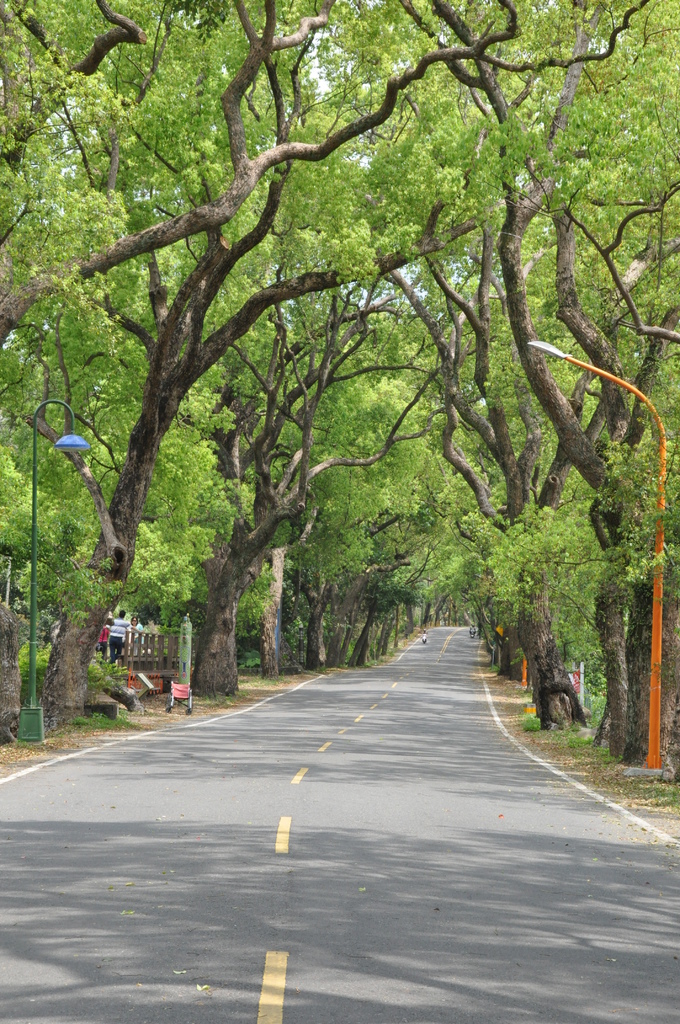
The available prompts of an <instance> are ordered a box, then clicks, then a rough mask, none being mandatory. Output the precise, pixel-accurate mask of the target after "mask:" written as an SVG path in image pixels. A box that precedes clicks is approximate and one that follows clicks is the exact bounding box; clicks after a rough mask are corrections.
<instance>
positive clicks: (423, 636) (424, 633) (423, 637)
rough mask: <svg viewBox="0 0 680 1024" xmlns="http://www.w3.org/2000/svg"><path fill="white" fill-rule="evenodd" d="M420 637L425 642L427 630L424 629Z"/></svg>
mask: <svg viewBox="0 0 680 1024" xmlns="http://www.w3.org/2000/svg"><path fill="white" fill-rule="evenodd" d="M420 639H421V640H422V641H423V643H424V644H426V643H427V630H426V629H424V630H423V635H422V636H421V638H420Z"/></svg>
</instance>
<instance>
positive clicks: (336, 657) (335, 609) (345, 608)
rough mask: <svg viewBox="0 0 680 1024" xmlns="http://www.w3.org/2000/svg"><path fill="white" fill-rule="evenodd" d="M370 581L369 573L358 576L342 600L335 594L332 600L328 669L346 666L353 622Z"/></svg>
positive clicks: (327, 657)
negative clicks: (355, 612) (331, 627)
mask: <svg viewBox="0 0 680 1024" xmlns="http://www.w3.org/2000/svg"><path fill="white" fill-rule="evenodd" d="M368 580H369V576H368V574H367V573H362V574H361V576H357V577H356V579H354V580H353V581H352V583H351V584H350V585H349V587H348V588H347V590H346V591H345V594H344V596H343V598H342V600H338V598H337V596H336V594H335V593H334V594H333V597H332V599H331V619H332V621H333V633H332V636H331V639H330V642H329V644H328V651H327V653H326V665H327V666H328V668H337V667H338V665H341V664H344V660H345V658H346V657H347V649H348V647H349V642H350V638H351V632H352V630H351V627H352V625H353V621H351V620H353V614H354V610H355V609H356V607H357V606H358V604H359V602H360V601H361V598H362V597H363V593H364V590H365V589H366V586H367V584H368Z"/></svg>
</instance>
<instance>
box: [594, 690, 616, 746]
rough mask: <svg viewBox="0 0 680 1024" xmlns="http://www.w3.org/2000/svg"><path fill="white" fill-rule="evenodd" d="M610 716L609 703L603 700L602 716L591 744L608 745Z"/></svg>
mask: <svg viewBox="0 0 680 1024" xmlns="http://www.w3.org/2000/svg"><path fill="white" fill-rule="evenodd" d="M611 725H612V716H611V715H610V713H609V704H608V703H607V702H606V701H605V705H604V711H603V712H602V718H601V719H600V724H599V725H598V727H597V732H596V733H595V739H594V740H593V746H595V747H608V746H609V734H610V732H611Z"/></svg>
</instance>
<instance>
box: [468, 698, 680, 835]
mask: <svg viewBox="0 0 680 1024" xmlns="http://www.w3.org/2000/svg"><path fill="white" fill-rule="evenodd" d="M482 683H483V684H484V691H485V693H486V699H487V701H488V704H489V709H490V711H491V715H492V717H493V720H494V722H495V723H496V725H497V726H498V728H499V729H500V731H501V732H502V733H503V735H504V736H505V737H507V739H509V740H510V742H511V743H512V744H513V746H515V747H517V749H518V750H521V751H522V753H523V754H526V756H527V757H529V758H531V760H532V761H535V762H536V764H540V766H541V768H546V769H547V770H548V771H549V772H552V774H553V775H557V777H558V778H560V779H562V780H563V781H564V782H568V783H569V785H570V786H573V787H574V789H578V791H579V792H580V793H585V794H586V796H589V797H590V798H591V799H592V800H597V802H598V803H599V804H604V805H605V806H606V807H609V808H610V809H611V810H612V811H616V812H617V814H621V815H623V817H624V818H627V820H628V821H632V822H633V824H634V825H637V826H638V828H642V829H644V830H645V832H651V833H652V835H655V836H656V837H657V839H660V840H661V842H663V843H667V844H668V845H669V846H671V845H672V846H680V840H677V839H674V838H673V836H669V835H668V833H667V832H663V831H662V830H661V829H660V828H657V827H656V825H652V823H651V822H649V821H645V819H644V818H639V817H638V816H637V814H632V813H631V811H628V810H626V808H625V807H622V806H621V804H616V803H614V801H613V800H609V799H608V798H607V797H606V796H603V795H602V793H597V792H596V791H595V790H594V789H589V788H588V786H584V785H583V783H582V782H578V780H577V779H572V777H571V775H567V773H566V772H563V771H560V769H559V768H556V767H555V765H554V764H550V762H549V761H544V760H543V758H542V757H538V756H537V755H536V754H532V753H531V751H530V750H529V749H528V748H527V747H525V746H524V744H523V743H520V741H519V740H518V739H515V737H514V736H513V735H512V734H511V733H509V732H508V730H507V729H506V728H505V726H504V725H503V723H502V722H501V720H500V718H499V716H498V712H497V711H496V707H495V705H494V702H493V697H492V696H491V691H490V690H489V687H488V686H487V683H486V679H482Z"/></svg>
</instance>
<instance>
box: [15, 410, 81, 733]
mask: <svg viewBox="0 0 680 1024" xmlns="http://www.w3.org/2000/svg"><path fill="white" fill-rule="evenodd" d="M46 405H62V406H63V407H64V409H67V410H68V412H69V413H70V415H71V433H70V434H64V436H63V437H60V438H59V440H58V441H57V442H56V443H55V445H54V447H55V448H57V449H58V450H59V451H62V452H82V451H86V450H87V449H88V448H89V447H90V446H89V444H88V443H87V441H86V440H85V439H84V438H83V437H79V436H78V434H76V433H75V423H76V420H75V416H74V414H73V409H72V408H71V406H70V405H69V404H68V402H62V400H61V399H60V398H47V399H46V400H45V401H44V402H41V403H40V405H39V406H38V408H37V409H36V410H35V412H34V413H33V499H32V517H31V599H30V606H31V632H30V638H29V647H28V704H25V705H24V706H23V707H22V708H21V711H20V712H19V729H18V732H17V737H18V739H20V740H28V741H29V742H32V743H42V741H43V740H44V739H45V727H44V724H43V713H42V708H41V707H40V705H39V704H38V699H37V691H36V680H35V676H36V671H35V670H36V654H37V646H38V642H37V623H38V416H39V414H40V412H41V410H42V409H44V408H45V406H46Z"/></svg>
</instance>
